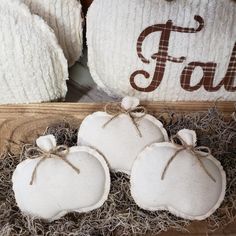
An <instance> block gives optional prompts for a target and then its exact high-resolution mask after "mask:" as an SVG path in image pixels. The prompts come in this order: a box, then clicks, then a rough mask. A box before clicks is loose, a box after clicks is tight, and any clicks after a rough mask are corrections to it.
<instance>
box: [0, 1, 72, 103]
mask: <svg viewBox="0 0 236 236" xmlns="http://www.w3.org/2000/svg"><path fill="white" fill-rule="evenodd" d="M0 29H1V30H0V41H1V46H0V83H1V86H0V103H1V104H10V103H30V102H42V101H51V100H57V99H60V98H64V97H65V95H66V92H67V86H66V80H67V79H68V70H67V69H68V66H67V61H66V59H65V57H64V54H63V51H62V50H61V48H60V46H59V45H58V42H57V39H56V37H55V35H54V33H53V32H52V30H51V29H50V28H49V26H48V25H47V24H46V23H45V22H44V21H43V20H42V19H41V18H40V17H38V16H36V15H32V14H31V13H30V11H29V9H28V8H27V7H26V6H25V4H23V3H20V2H19V1H14V0H1V4H0Z"/></svg>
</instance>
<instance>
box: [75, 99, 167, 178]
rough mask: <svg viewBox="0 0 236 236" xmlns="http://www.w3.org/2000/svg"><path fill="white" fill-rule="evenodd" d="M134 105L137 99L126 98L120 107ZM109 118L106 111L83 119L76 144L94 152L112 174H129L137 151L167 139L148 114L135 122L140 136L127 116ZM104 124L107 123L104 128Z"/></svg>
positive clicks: (127, 107)
mask: <svg viewBox="0 0 236 236" xmlns="http://www.w3.org/2000/svg"><path fill="white" fill-rule="evenodd" d="M138 105H139V100H138V99H137V98H131V97H126V98H124V99H123V101H122V104H121V107H122V108H123V109H124V110H125V111H128V110H130V109H135V108H136V107H138ZM137 116H138V114H137ZM111 118H112V115H109V114H108V113H106V112H95V113H93V114H92V115H89V116H88V117H86V118H85V119H84V120H83V122H82V124H81V126H80V129H79V132H78V145H82V146H89V147H92V148H95V149H96V150H98V151H99V152H100V153H101V154H102V155H103V156H104V157H105V158H106V160H107V162H108V164H109V166H110V168H111V169H112V170H113V171H118V172H119V171H120V172H124V173H126V174H130V171H131V168H132V165H133V162H134V160H135V159H136V157H137V155H138V153H139V152H140V151H142V150H143V149H144V148H145V147H146V146H147V145H150V144H152V143H154V142H164V141H167V140H168V136H167V132H166V130H165V129H164V128H163V125H162V123H161V122H160V121H159V120H157V119H156V118H155V117H153V116H151V115H149V114H146V115H145V116H144V117H143V118H141V119H137V125H138V129H139V131H140V134H141V137H140V136H139V134H138V132H137V129H136V127H135V125H134V124H133V122H132V120H131V119H130V117H129V115H128V114H125V113H123V114H120V115H119V116H117V117H116V118H115V119H113V120H111ZM109 121H110V122H109ZM107 122H109V124H107V125H106V127H104V124H106V123H107Z"/></svg>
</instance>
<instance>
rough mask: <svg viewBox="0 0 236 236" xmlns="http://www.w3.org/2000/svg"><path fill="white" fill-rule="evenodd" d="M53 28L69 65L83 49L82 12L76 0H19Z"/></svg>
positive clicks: (77, 57)
mask: <svg viewBox="0 0 236 236" xmlns="http://www.w3.org/2000/svg"><path fill="white" fill-rule="evenodd" d="M21 1H23V2H24V3H25V4H26V5H27V6H29V8H30V10H31V12H32V13H34V14H37V15H39V16H40V17H42V18H43V19H44V20H45V21H46V22H47V23H48V25H49V26H50V27H51V28H52V29H53V30H54V32H55V34H56V36H57V39H58V41H59V44H60V46H61V47H62V49H63V51H64V54H65V57H66V58H67V60H68V64H69V66H72V65H73V64H74V63H75V62H76V61H77V60H78V59H79V58H80V56H81V54H82V49H83V23H84V19H83V14H82V6H81V4H80V1H78V0H56V1H55V0H21Z"/></svg>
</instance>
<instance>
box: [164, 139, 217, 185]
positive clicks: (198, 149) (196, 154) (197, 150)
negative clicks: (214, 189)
mask: <svg viewBox="0 0 236 236" xmlns="http://www.w3.org/2000/svg"><path fill="white" fill-rule="evenodd" d="M175 140H179V141H180V142H181V146H180V145H178V144H176V142H175ZM171 142H172V143H173V144H174V145H175V146H176V147H177V148H178V150H177V151H176V152H175V154H174V155H173V156H172V157H171V158H170V159H169V161H168V162H167V164H166V166H165V169H164V171H163V173H162V176H161V179H162V180H164V178H165V174H166V172H167V169H168V168H169V166H170V164H171V163H172V161H173V160H174V159H175V158H176V156H177V155H178V154H179V153H180V152H182V151H184V150H186V151H189V152H190V153H192V154H193V156H194V157H195V158H196V159H197V160H198V162H199V164H200V166H201V168H202V169H203V170H204V171H205V173H206V174H207V175H208V176H209V178H210V179H211V180H212V181H214V182H216V180H215V178H214V177H213V176H212V175H211V173H210V172H209V171H208V170H207V168H206V167H205V166H204V163H203V162H202V160H201V158H202V157H208V156H209V155H211V150H210V149H209V148H208V147H205V146H200V147H194V146H193V145H188V144H187V143H186V142H185V141H184V140H183V139H182V138H181V137H180V136H179V135H175V136H172V137H171ZM201 151H202V152H204V151H205V154H202V153H200V152H201Z"/></svg>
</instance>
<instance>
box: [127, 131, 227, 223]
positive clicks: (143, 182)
mask: <svg viewBox="0 0 236 236" xmlns="http://www.w3.org/2000/svg"><path fill="white" fill-rule="evenodd" d="M177 139H178V140H179V141H181V143H182V145H177V144H175V143H174V140H172V141H173V143H168V142H165V143H155V144H153V145H151V146H150V147H147V148H146V149H145V150H143V152H141V153H140V154H139V156H138V158H137V159H136V161H135V162H134V165H133V168H132V172H131V194H132V196H133V198H134V200H135V202H136V203H137V204H138V205H139V206H140V207H141V208H143V209H146V210H150V211H156V210H167V211H170V212H171V213H172V214H174V215H176V216H179V217H182V218H185V219H190V220H203V219H205V218H207V217H209V216H210V215H211V214H213V213H214V212H215V210H216V209H217V208H218V207H219V206H220V204H221V203H222V201H223V199H224V196H225V189H226V176H225V172H224V170H223V168H222V166H221V164H220V163H219V162H218V161H217V160H216V159H215V158H214V157H213V156H212V155H211V154H210V153H209V150H208V148H206V147H196V133H195V131H192V130H186V129H184V130H181V131H179V132H178V134H177ZM205 149H206V150H207V152H204V150H205Z"/></svg>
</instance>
